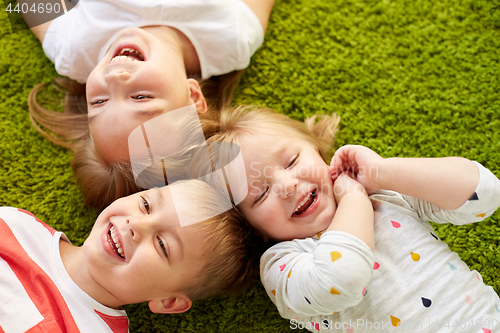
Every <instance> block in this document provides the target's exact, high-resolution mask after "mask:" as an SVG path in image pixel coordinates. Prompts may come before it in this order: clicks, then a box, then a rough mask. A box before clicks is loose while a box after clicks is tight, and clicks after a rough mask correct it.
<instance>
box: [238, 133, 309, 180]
mask: <svg viewBox="0 0 500 333" xmlns="http://www.w3.org/2000/svg"><path fill="white" fill-rule="evenodd" d="M238 141H239V142H237V143H238V144H239V145H240V148H241V152H242V154H243V159H244V162H245V166H246V167H248V166H250V164H252V163H254V164H255V162H261V163H262V164H264V166H266V165H268V164H273V163H275V162H276V163H281V162H282V159H286V158H288V154H289V153H292V152H293V153H295V150H297V149H298V148H301V147H306V146H307V147H311V148H314V146H313V145H312V144H311V143H310V142H309V141H307V140H305V139H304V138H301V137H300V136H298V135H296V136H287V135H284V134H281V135H280V134H274V133H273V134H268V133H262V132H260V133H259V134H257V135H252V136H247V137H245V138H242V139H241V140H238ZM247 172H248V170H247Z"/></svg>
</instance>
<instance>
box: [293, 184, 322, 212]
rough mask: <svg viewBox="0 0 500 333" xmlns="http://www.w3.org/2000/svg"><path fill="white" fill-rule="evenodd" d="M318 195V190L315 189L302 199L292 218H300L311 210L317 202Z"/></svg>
mask: <svg viewBox="0 0 500 333" xmlns="http://www.w3.org/2000/svg"><path fill="white" fill-rule="evenodd" d="M317 194H318V189H314V190H313V191H311V192H309V194H307V195H306V196H305V197H304V199H302V201H301V202H299V204H298V205H297V207H295V211H294V212H293V214H292V216H299V215H302V214H304V213H305V212H307V211H308V210H309V208H311V206H312V205H313V204H314V203H315V202H316V198H317Z"/></svg>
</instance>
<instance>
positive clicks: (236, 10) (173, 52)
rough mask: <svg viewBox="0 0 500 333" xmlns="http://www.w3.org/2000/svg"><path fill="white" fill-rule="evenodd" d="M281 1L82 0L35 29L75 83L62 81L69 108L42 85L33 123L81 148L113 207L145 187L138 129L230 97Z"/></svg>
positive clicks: (81, 171) (84, 163) (83, 168)
mask: <svg viewBox="0 0 500 333" xmlns="http://www.w3.org/2000/svg"><path fill="white" fill-rule="evenodd" d="M273 4H274V0H216V1H204V0H175V1H172V0H169V1H164V0H151V1H146V2H141V1H135V0H118V1H108V0H81V1H79V3H78V5H77V6H76V7H75V8H73V9H71V10H70V11H68V13H66V14H64V15H62V16H60V17H58V18H56V19H55V20H53V21H50V22H47V23H45V24H42V25H39V26H37V27H33V28H32V31H33V32H34V33H35V35H36V36H37V37H38V38H39V40H40V41H41V42H42V45H43V49H44V51H45V54H46V55H47V57H48V58H49V59H50V60H52V61H53V62H54V64H55V67H56V70H57V72H58V73H59V74H60V75H63V76H67V77H69V78H70V79H71V80H74V81H73V82H67V80H61V79H59V80H57V81H58V83H60V84H61V85H63V86H64V88H65V89H66V90H67V99H66V102H65V112H64V113H60V112H53V111H50V110H48V109H46V108H44V107H43V106H42V105H39V104H38V102H37V99H36V94H37V92H38V90H39V88H40V87H41V85H39V86H37V87H36V88H35V89H33V91H32V92H31V94H30V97H29V101H30V103H29V105H30V113H31V119H32V122H33V124H34V126H35V128H36V129H37V130H38V131H40V132H41V133H42V134H43V135H44V136H45V137H47V138H49V139H50V140H51V141H53V142H54V143H56V144H60V145H62V146H65V147H69V148H71V149H73V150H75V155H74V158H73V163H72V166H73V169H74V171H75V174H76V177H77V181H78V183H79V184H80V187H81V190H82V193H83V194H84V196H85V199H86V201H87V203H88V204H90V205H93V206H99V207H101V208H104V207H106V206H107V205H108V204H110V203H111V202H112V201H113V200H115V199H117V198H119V197H122V196H126V195H129V194H131V193H133V192H137V191H139V190H140V188H139V187H138V186H137V185H136V184H135V183H134V181H133V177H132V176H131V169H130V159H129V155H128V141H127V138H128V136H129V134H130V133H131V131H132V130H133V129H135V128H137V127H138V126H140V125H141V124H143V123H144V122H145V121H147V120H149V119H152V118H154V117H155V116H158V115H159V114H162V113H165V112H168V111H172V110H177V109H180V108H182V107H185V106H187V105H194V106H195V107H196V109H197V111H198V113H199V114H200V115H203V114H205V113H207V112H210V111H213V112H217V111H218V110H219V109H220V108H221V107H222V106H223V105H225V104H228V103H229V100H230V98H231V96H232V92H233V90H234V87H235V85H236V83H237V81H238V78H239V76H240V75H241V70H243V69H244V68H246V67H247V66H248V64H249V62H250V57H251V56H252V55H253V54H254V52H255V51H256V50H257V49H258V48H259V47H260V45H261V44H262V42H263V38H264V32H265V30H266V27H267V21H268V19H269V15H270V12H271V9H272V6H273ZM29 14H30V13H27V14H26V15H29ZM25 19H26V21H27V23H28V25H29V24H30V22H29V17H28V16H25ZM194 78H196V79H198V80H199V81H198V80H195V79H194ZM77 82H78V83H80V84H85V85H79V84H77ZM207 103H208V104H207Z"/></svg>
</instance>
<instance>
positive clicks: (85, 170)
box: [28, 70, 243, 209]
mask: <svg viewBox="0 0 500 333" xmlns="http://www.w3.org/2000/svg"><path fill="white" fill-rule="evenodd" d="M242 74H243V70H240V71H234V72H231V73H228V74H224V75H221V76H214V77H211V78H209V79H206V80H200V87H201V89H202V92H203V94H204V96H205V99H206V101H207V106H208V111H207V115H211V114H213V113H218V111H219V110H221V109H222V108H223V107H225V106H227V105H228V104H229V103H230V101H231V98H232V96H233V93H234V90H235V88H236V85H237V83H238V81H239V78H240V77H241V75H242ZM47 85H48V84H47V83H43V84H39V85H37V86H36V87H35V88H33V89H32V91H31V92H30V94H29V97H28V106H29V112H30V119H31V123H32V124H33V126H34V127H35V128H36V130H37V131H38V132H40V133H41V134H42V135H43V136H44V137H45V138H47V139H49V140H50V141H52V142H53V143H55V144H57V145H61V146H63V147H66V148H69V149H71V150H73V152H74V155H73V159H72V162H71V166H72V168H73V171H74V173H75V177H76V180H77V183H78V185H79V187H80V190H81V192H82V194H83V196H84V198H85V202H86V204H88V205H90V206H94V207H98V208H101V209H102V208H105V207H106V206H108V205H109V204H110V203H111V202H113V201H114V200H116V199H118V198H120V197H123V196H127V195H129V194H132V193H134V192H137V191H140V190H141V188H140V187H139V186H137V184H136V183H135V181H134V177H133V172H132V168H131V166H130V162H117V163H113V164H109V163H107V162H106V161H105V160H104V159H103V158H102V157H100V156H99V154H98V153H97V151H96V149H95V146H94V144H93V142H92V140H91V138H90V131H89V126H88V120H87V101H86V97H85V85H82V84H79V83H77V82H76V81H73V80H70V79H68V78H63V77H60V78H56V79H54V82H53V87H54V88H55V89H56V90H58V91H60V92H61V93H63V94H64V95H65V97H64V112H57V111H54V110H50V109H47V108H45V107H44V106H42V105H41V104H40V103H39V102H38V100H37V94H38V93H39V92H41V91H43V90H44V88H46V87H47Z"/></svg>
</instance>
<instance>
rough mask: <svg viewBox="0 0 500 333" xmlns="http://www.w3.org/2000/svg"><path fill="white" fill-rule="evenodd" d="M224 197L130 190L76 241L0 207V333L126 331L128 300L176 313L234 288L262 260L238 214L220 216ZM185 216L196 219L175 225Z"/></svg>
mask: <svg viewBox="0 0 500 333" xmlns="http://www.w3.org/2000/svg"><path fill="white" fill-rule="evenodd" d="M174 187H177V188H176V191H175V197H174V195H173V193H174ZM179 188H180V189H181V190H179ZM224 200H225V199H224V197H223V196H222V195H220V194H219V192H218V191H216V190H214V189H213V188H212V187H210V186H209V185H207V184H206V183H203V182H201V181H195V180H191V181H187V182H183V183H180V184H178V183H177V184H174V185H171V186H167V187H163V188H153V189H150V190H148V191H143V192H140V193H136V194H133V195H130V196H128V197H125V198H121V199H118V200H116V201H115V202H113V203H112V204H111V205H110V206H109V207H107V208H106V209H105V210H104V211H103V212H102V213H101V214H100V215H99V217H98V218H97V221H96V222H95V224H94V227H93V228H92V231H91V233H90V235H89V237H88V238H87V239H86V240H85V242H84V244H83V245H82V246H80V247H79V246H74V245H72V244H71V243H70V242H69V240H68V239H67V238H66V236H65V235H64V234H63V233H61V232H58V231H56V230H54V229H53V228H51V227H50V226H48V225H47V224H45V223H43V222H42V221H40V220H38V219H37V218H36V217H35V216H33V215H32V214H31V213H29V212H27V211H24V210H21V209H17V208H11V207H3V208H0V295H1V300H2V301H1V302H0V332H5V333H11V332H15V333H19V332H28V331H29V332H90V333H96V332H99V333H101V332H115V333H118V332H120V333H121V332H128V319H127V316H126V313H125V311H124V310H122V309H121V306H123V305H125V304H132V303H140V302H148V303H149V308H150V309H151V311H153V312H155V313H181V312H185V311H187V310H188V309H189V308H190V307H191V304H192V301H193V300H197V299H201V298H205V297H210V296H214V295H219V294H227V293H232V292H236V291H239V290H241V289H242V288H244V287H245V286H246V285H247V284H248V283H249V282H250V281H251V278H252V276H255V275H256V274H255V273H256V272H257V269H256V267H257V263H258V258H259V256H258V255H257V256H255V255H254V254H253V252H254V251H251V250H249V247H251V246H252V245H251V244H253V241H252V239H253V237H255V236H252V232H251V231H250V228H248V227H246V226H245V225H244V224H242V223H240V222H239V218H238V217H239V215H238V214H237V213H236V212H235V210H234V209H231V210H228V211H225V212H224V213H222V214H219V213H220V212H222V211H224V209H222V210H220V207H219V205H223V202H224ZM208 203H210V204H208ZM181 210H182V211H181ZM186 214H187V215H190V214H191V215H192V216H191V218H192V219H195V218H198V219H199V221H200V222H198V223H194V224H191V225H187V226H182V227H181V225H182V221H180V216H182V217H186V216H187V215H186ZM188 217H189V216H188ZM200 217H205V218H204V219H203V220H202V219H200ZM207 217H208V218H207ZM242 240H243V241H242ZM252 263H253V264H252Z"/></svg>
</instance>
